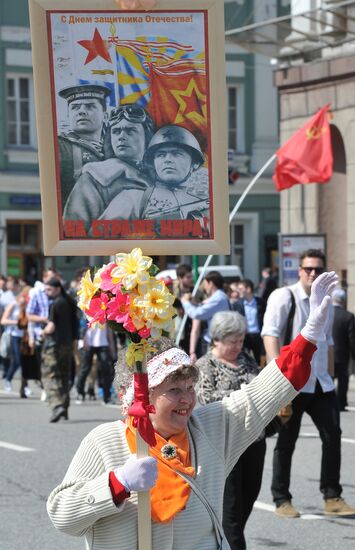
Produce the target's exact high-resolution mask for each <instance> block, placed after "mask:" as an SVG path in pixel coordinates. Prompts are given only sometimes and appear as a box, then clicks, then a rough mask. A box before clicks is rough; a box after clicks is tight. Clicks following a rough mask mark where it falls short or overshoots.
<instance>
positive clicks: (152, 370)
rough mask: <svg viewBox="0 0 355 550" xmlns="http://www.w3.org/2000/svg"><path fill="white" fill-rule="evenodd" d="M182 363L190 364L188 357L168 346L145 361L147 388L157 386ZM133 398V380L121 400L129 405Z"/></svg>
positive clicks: (180, 350) (177, 349) (181, 351)
mask: <svg viewBox="0 0 355 550" xmlns="http://www.w3.org/2000/svg"><path fill="white" fill-rule="evenodd" d="M184 365H192V363H191V359H190V357H189V356H188V355H187V353H185V351H183V350H182V349H179V348H170V349H168V350H166V351H163V352H162V353H159V355H156V356H155V357H153V358H152V359H150V361H148V363H147V372H148V385H149V389H152V388H155V387H156V386H159V384H161V383H162V382H163V381H164V380H165V378H167V377H168V376H169V374H171V373H173V372H175V371H176V370H179V369H181V367H182V366H184ZM133 399H134V386H133V380H132V381H131V383H130V384H129V386H128V387H127V389H126V391H125V393H124V395H123V396H122V401H123V402H124V404H125V405H127V406H130V405H131V404H132V403H133Z"/></svg>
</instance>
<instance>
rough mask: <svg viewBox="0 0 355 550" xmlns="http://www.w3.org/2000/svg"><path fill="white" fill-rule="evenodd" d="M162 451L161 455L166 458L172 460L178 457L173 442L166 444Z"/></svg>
mask: <svg viewBox="0 0 355 550" xmlns="http://www.w3.org/2000/svg"><path fill="white" fill-rule="evenodd" d="M160 452H161V456H162V457H163V458H165V460H172V459H173V458H176V457H177V452H176V447H175V445H172V444H171V443H167V444H166V445H164V446H163V447H162V448H161V449H160Z"/></svg>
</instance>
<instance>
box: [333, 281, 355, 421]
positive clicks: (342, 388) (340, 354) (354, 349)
mask: <svg viewBox="0 0 355 550" xmlns="http://www.w3.org/2000/svg"><path fill="white" fill-rule="evenodd" d="M332 300H333V305H334V323H333V340H334V365H335V368H334V375H335V378H336V379H337V381H338V386H337V389H336V394H337V398H338V405H339V409H340V410H341V411H346V407H347V405H348V401H347V393H348V388H349V359H350V356H351V357H352V359H355V318H354V315H353V314H352V313H351V312H350V311H346V309H345V304H346V294H345V290H342V289H341V288H337V289H335V290H334V292H333V293H332Z"/></svg>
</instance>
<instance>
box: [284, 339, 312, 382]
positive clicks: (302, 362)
mask: <svg viewBox="0 0 355 550" xmlns="http://www.w3.org/2000/svg"><path fill="white" fill-rule="evenodd" d="M316 349H317V346H315V345H314V344H312V343H311V342H309V341H308V340H306V339H305V338H303V336H302V335H301V334H299V335H298V336H297V337H296V338H295V339H294V340H293V341H292V342H291V344H290V345H289V346H284V347H282V348H281V351H280V355H279V357H278V358H277V359H276V364H277V366H278V367H279V369H280V370H281V372H282V374H283V375H284V376H285V377H286V378H287V380H288V381H289V382H290V383H291V384H292V385H293V387H294V388H295V390H297V391H299V390H300V389H301V388H303V386H304V385H305V384H306V383H307V381H308V378H309V375H310V374H311V361H312V357H313V354H314V352H315V351H316Z"/></svg>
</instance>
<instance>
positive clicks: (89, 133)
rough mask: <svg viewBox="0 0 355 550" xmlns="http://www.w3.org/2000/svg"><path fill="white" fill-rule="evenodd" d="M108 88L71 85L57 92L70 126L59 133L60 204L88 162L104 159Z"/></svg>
mask: <svg viewBox="0 0 355 550" xmlns="http://www.w3.org/2000/svg"><path fill="white" fill-rule="evenodd" d="M109 94H110V89H109V88H107V87H106V86H100V85H96V84H95V85H91V84H90V85H89V84H85V85H81V86H70V87H69V88H64V89H63V90H61V91H60V92H59V95H60V97H62V98H63V99H65V100H66V101H67V103H68V118H69V123H70V128H71V130H70V131H69V132H66V133H63V134H61V135H60V136H58V144H59V160H60V182H61V196H62V206H63V208H64V206H65V203H66V201H67V198H68V196H69V194H70V192H71V190H72V189H73V187H74V185H75V182H76V181H77V179H78V177H79V176H80V173H81V170H82V168H83V166H84V165H85V164H86V163H88V162H97V161H102V160H103V159H104V152H103V130H104V126H105V122H106V118H107V113H106V98H107V96H108V95H109Z"/></svg>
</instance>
